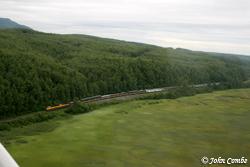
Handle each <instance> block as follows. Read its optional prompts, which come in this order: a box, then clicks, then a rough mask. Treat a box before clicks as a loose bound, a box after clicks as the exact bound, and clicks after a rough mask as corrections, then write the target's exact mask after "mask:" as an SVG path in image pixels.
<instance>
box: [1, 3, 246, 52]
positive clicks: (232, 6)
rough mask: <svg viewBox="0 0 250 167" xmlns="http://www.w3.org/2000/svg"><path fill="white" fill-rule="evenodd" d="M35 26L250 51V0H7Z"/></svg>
mask: <svg viewBox="0 0 250 167" xmlns="http://www.w3.org/2000/svg"><path fill="white" fill-rule="evenodd" d="M0 16H1V17H8V18H11V19H13V20H16V21H18V22H20V23H22V24H26V25H28V26H30V27H32V28H34V29H37V30H40V31H44V32H55V33H82V34H90V35H96V36H102V37H109V38H118V39H123V40H129V41H136V42H146V43H150V44H157V45H161V46H166V47H183V48H188V49H194V50H204V51H216V52H232V53H239V54H248V55H250V47H248V46H250V1H249V0H237V1H236V0H209V1H201V0H136V1H134V0H70V1H66V0H53V1H51V0H39V1H34V0H1V1H0Z"/></svg>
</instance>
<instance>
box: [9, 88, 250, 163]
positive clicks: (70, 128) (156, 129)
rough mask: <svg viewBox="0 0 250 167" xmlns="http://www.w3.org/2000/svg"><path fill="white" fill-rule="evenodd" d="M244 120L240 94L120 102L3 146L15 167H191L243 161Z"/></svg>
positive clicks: (248, 138) (249, 92)
mask: <svg viewBox="0 0 250 167" xmlns="http://www.w3.org/2000/svg"><path fill="white" fill-rule="evenodd" d="M249 120H250V89H241V90H228V91H220V92H215V93H209V94H200V95H196V96H193V97H183V98H179V99H176V100H155V101H153V100H138V101H131V102H125V103H121V104H116V105H111V106H107V107H104V108H101V109H98V110H96V111H94V112H91V113H88V114H83V115H77V116H74V117H73V118H69V119H66V120H59V121H58V120H57V121H55V122H51V121H50V122H47V123H42V124H38V125H31V126H28V127H24V128H19V129H14V130H12V131H10V132H6V134H5V135H6V136H9V137H10V139H11V135H15V134H16V135H15V137H14V138H12V139H11V140H10V141H9V144H7V145H6V146H7V149H8V150H9V151H10V153H11V154H12V155H13V156H14V158H15V159H16V160H17V162H18V163H19V164H20V166H21V167H184V166H185V167H196V166H202V164H201V163H200V159H201V158H202V157H203V156H208V157H219V156H222V157H233V158H240V157H242V156H244V157H247V158H248V159H250V121H249ZM50 124H51V129H50V130H48V131H47V132H43V131H46V129H47V128H48V127H50ZM44 129H45V130H44ZM36 131H38V132H37V133H36ZM17 134H18V135H17ZM219 166H223V165H219ZM241 166H243V165H241Z"/></svg>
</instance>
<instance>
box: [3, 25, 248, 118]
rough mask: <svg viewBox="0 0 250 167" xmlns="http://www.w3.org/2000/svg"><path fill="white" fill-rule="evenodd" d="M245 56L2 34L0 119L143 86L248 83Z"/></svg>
mask: <svg viewBox="0 0 250 167" xmlns="http://www.w3.org/2000/svg"><path fill="white" fill-rule="evenodd" d="M249 74H250V59H249V58H248V57H244V56H234V55H224V54H214V53H204V52H193V51H189V50H184V49H171V48H161V47H156V46H152V45H145V44H138V43H129V42H123V41H118V40H111V39H103V38H97V37H91V36H84V35H56V34H46V33H40V32H36V31H32V30H0V117H1V118H5V117H10V116H15V115H21V114H25V113H28V112H34V111H38V110H44V108H45V107H46V106H48V105H51V104H52V103H60V102H66V101H71V100H73V99H78V98H83V97H86V96H92V95H98V94H108V93H114V92H123V91H129V90H137V89H144V88H155V87H165V86H172V85H178V84H181V83H183V82H189V83H209V82H230V83H236V82H238V81H242V80H246V79H247V77H249Z"/></svg>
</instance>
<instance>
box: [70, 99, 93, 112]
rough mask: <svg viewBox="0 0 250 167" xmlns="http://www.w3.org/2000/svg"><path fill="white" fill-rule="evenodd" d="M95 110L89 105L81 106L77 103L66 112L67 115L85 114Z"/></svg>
mask: <svg viewBox="0 0 250 167" xmlns="http://www.w3.org/2000/svg"><path fill="white" fill-rule="evenodd" d="M92 110H93V108H92V107H91V106H90V105H88V104H80V103H78V102H75V103H74V104H73V105H72V106H71V107H70V108H68V109H66V110H65V113H67V114H73V115H74V114H83V113H88V112H90V111H92Z"/></svg>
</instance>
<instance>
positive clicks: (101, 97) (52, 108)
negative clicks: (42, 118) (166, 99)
mask: <svg viewBox="0 0 250 167" xmlns="http://www.w3.org/2000/svg"><path fill="white" fill-rule="evenodd" d="M156 91H159V90H155V89H152V90H151V91H150V90H149V89H147V90H134V91H129V92H121V93H114V94H107V95H96V96H92V97H86V98H83V99H80V102H83V103H86V104H88V103H92V102H97V101H101V100H106V99H112V98H117V97H123V96H133V95H139V94H144V93H149V92H150V93H151V92H156ZM73 104H74V102H69V103H65V104H58V105H54V106H48V107H47V108H46V111H55V110H59V109H63V108H67V107H70V106H71V105H73Z"/></svg>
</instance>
